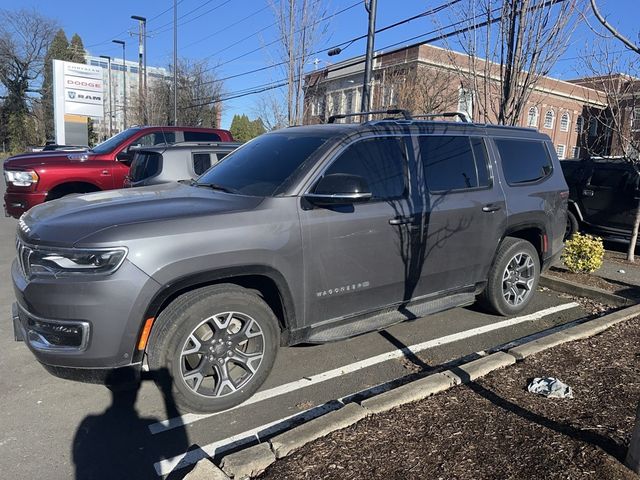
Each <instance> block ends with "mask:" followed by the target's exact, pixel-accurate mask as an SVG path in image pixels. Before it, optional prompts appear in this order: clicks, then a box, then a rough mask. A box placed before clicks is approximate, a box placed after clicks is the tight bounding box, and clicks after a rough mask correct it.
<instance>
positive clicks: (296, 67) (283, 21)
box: [263, 0, 326, 125]
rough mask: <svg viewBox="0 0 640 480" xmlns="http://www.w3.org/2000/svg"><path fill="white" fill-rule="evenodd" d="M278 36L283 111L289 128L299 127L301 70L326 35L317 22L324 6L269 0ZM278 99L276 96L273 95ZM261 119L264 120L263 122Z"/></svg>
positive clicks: (313, 1)
mask: <svg viewBox="0 0 640 480" xmlns="http://www.w3.org/2000/svg"><path fill="white" fill-rule="evenodd" d="M270 3H271V8H272V10H273V13H274V15H275V18H276V25H277V27H278V32H279V34H280V43H279V45H278V49H277V60H276V61H277V62H278V63H280V64H281V70H283V71H284V73H285V75H286V78H287V93H286V98H285V100H286V103H285V104H286V112H287V122H288V124H289V125H299V124H302V120H303V118H302V116H303V110H304V105H303V91H302V87H303V82H304V78H303V77H304V69H305V66H306V65H307V63H308V62H309V54H310V53H311V52H312V51H314V49H315V46H316V45H317V44H318V42H319V41H320V39H321V38H322V37H323V36H324V35H325V33H326V26H325V27H322V26H321V24H320V21H319V19H320V18H322V17H323V16H324V15H325V13H326V3H325V2H321V1H317V0H281V1H279V2H276V1H274V0H270ZM273 97H274V100H272V102H273V101H275V100H277V99H278V96H277V93H276V94H275V95H273ZM263 120H264V119H263Z"/></svg>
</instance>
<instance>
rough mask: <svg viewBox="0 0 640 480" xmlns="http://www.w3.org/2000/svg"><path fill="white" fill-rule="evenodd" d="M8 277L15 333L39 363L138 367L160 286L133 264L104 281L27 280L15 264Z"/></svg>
mask: <svg viewBox="0 0 640 480" xmlns="http://www.w3.org/2000/svg"><path fill="white" fill-rule="evenodd" d="M11 276H12V280H13V286H14V291H15V295H16V300H17V302H16V307H15V309H14V314H13V322H14V334H15V337H16V339H22V340H23V341H24V342H25V343H26V345H27V347H28V348H29V349H30V350H31V351H32V352H33V354H34V355H35V357H36V358H37V360H38V361H39V362H40V363H42V364H44V365H45V366H47V367H56V368H72V369H99V370H101V369H113V368H118V367H124V366H129V365H132V364H136V363H139V362H140V358H141V356H142V354H141V352H138V351H137V350H136V345H137V341H138V338H139V335H140V332H141V328H142V325H143V322H144V316H145V310H146V308H147V306H148V305H149V303H150V302H151V299H152V298H153V296H154V295H155V294H156V292H157V291H158V290H159V288H160V285H159V284H158V283H157V282H156V281H154V280H153V279H151V278H150V277H149V276H148V275H146V274H145V273H143V272H142V271H141V270H140V269H138V268H137V267H136V266H134V265H133V264H132V263H130V262H129V261H127V260H125V262H124V263H123V264H122V266H121V267H120V268H119V269H118V271H116V272H115V273H113V274H112V275H108V276H98V275H96V276H95V277H89V276H85V275H76V276H69V277H58V278H54V277H47V278H33V279H27V278H25V276H24V274H23V272H22V271H21V269H20V267H19V266H18V263H17V262H16V261H14V262H13V265H12V267H11ZM48 369H50V370H51V368H48ZM60 376H61V375H60Z"/></svg>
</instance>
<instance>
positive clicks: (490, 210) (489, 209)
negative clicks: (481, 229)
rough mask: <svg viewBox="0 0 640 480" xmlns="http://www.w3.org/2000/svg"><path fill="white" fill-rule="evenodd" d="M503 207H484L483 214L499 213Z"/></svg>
mask: <svg viewBox="0 0 640 480" xmlns="http://www.w3.org/2000/svg"><path fill="white" fill-rule="evenodd" d="M501 208H502V207H501V206H500V205H485V206H484V207H482V211H483V212H497V211H498V210H500V209H501Z"/></svg>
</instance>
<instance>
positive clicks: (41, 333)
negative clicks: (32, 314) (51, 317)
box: [27, 318, 86, 349]
mask: <svg viewBox="0 0 640 480" xmlns="http://www.w3.org/2000/svg"><path fill="white" fill-rule="evenodd" d="M85 328H86V327H85V325H83V324H82V323H74V322H65V323H54V322H46V321H43V320H37V319H33V318H30V319H29V320H28V322H27V335H28V337H29V342H30V343H31V344H32V345H33V346H34V347H36V348H54V349H55V348H77V349H80V348H81V347H83V343H84V339H85Z"/></svg>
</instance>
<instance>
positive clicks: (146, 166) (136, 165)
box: [129, 152, 162, 182]
mask: <svg viewBox="0 0 640 480" xmlns="http://www.w3.org/2000/svg"><path fill="white" fill-rule="evenodd" d="M161 160H162V155H160V154H159V153H155V152H140V153H138V154H136V156H135V158H134V160H133V162H132V163H131V169H130V170H129V178H131V180H132V181H133V182H139V181H140V180H144V179H146V178H150V177H153V176H154V175H157V174H158V173H159V172H160V164H161Z"/></svg>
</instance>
